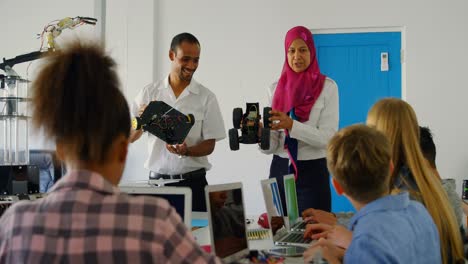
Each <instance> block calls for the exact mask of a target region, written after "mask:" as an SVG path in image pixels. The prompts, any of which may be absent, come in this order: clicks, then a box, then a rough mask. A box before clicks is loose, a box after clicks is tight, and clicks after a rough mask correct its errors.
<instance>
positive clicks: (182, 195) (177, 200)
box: [120, 186, 192, 229]
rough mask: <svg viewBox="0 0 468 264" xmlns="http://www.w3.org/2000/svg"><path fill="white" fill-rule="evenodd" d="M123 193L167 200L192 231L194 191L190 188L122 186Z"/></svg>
mask: <svg viewBox="0 0 468 264" xmlns="http://www.w3.org/2000/svg"><path fill="white" fill-rule="evenodd" d="M120 190H121V191H122V192H125V193H128V194H130V195H145V196H153V197H158V198H162V199H165V200H167V201H168V202H169V204H170V205H171V206H172V207H174V209H175V210H176V212H177V214H179V216H180V217H181V218H182V221H183V222H184V223H185V225H186V226H187V227H188V228H189V229H190V228H191V222H192V219H191V213H192V206H191V202H192V198H191V193H192V191H191V190H190V189H189V188H182V187H131V186H120ZM189 196H190V197H189Z"/></svg>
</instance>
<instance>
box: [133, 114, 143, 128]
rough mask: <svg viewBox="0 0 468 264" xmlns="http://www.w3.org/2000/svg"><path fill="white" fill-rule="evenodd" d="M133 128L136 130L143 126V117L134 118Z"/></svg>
mask: <svg viewBox="0 0 468 264" xmlns="http://www.w3.org/2000/svg"><path fill="white" fill-rule="evenodd" d="M132 128H133V129H134V130H139V129H140V128H141V118H139V117H134V118H132Z"/></svg>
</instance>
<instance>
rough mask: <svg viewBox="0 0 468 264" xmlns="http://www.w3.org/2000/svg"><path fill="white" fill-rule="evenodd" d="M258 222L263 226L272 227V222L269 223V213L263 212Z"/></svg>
mask: <svg viewBox="0 0 468 264" xmlns="http://www.w3.org/2000/svg"><path fill="white" fill-rule="evenodd" d="M257 224H258V225H259V226H261V227H263V228H270V224H269V223H268V214H267V213H263V214H261V215H260V216H259V217H258V221H257Z"/></svg>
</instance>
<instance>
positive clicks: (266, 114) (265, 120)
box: [263, 107, 271, 128]
mask: <svg viewBox="0 0 468 264" xmlns="http://www.w3.org/2000/svg"><path fill="white" fill-rule="evenodd" d="M270 111H271V107H264V108H263V126H264V127H266V128H268V127H270V123H271V121H270V117H271V114H270Z"/></svg>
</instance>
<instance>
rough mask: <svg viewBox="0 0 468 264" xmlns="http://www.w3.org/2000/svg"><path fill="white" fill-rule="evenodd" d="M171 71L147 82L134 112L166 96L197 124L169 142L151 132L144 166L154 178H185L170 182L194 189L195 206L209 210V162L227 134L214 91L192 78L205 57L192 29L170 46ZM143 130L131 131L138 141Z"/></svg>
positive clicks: (136, 114)
mask: <svg viewBox="0 0 468 264" xmlns="http://www.w3.org/2000/svg"><path fill="white" fill-rule="evenodd" d="M169 59H170V60H171V71H170V73H169V76H168V77H166V78H164V79H162V80H159V81H158V82H155V83H152V84H149V85H147V86H146V87H144V88H143V89H142V90H141V91H140V92H139V93H138V95H137V96H136V98H135V100H134V101H133V104H132V114H133V115H134V116H140V115H141V113H143V111H144V109H145V108H146V106H147V105H148V104H149V103H150V102H151V101H164V102H165V103H167V104H168V105H170V106H172V107H174V108H175V109H177V110H178V111H180V112H182V113H184V114H186V115H187V114H193V115H194V117H195V124H194V125H193V127H192V129H191V130H190V132H189V134H188V135H187V138H186V139H185V142H183V143H182V144H177V145H169V144H166V143H165V142H164V141H162V140H160V139H159V138H157V137H155V136H153V135H151V134H148V140H149V144H148V152H149V157H148V159H147V160H146V162H145V165H144V166H145V168H147V169H149V170H150V179H181V181H179V182H177V183H170V184H166V185H169V186H187V187H190V188H191V189H192V201H193V204H192V209H193V210H194V211H206V203H205V193H204V188H205V186H206V185H207V184H208V183H207V181H206V171H207V170H209V169H210V168H211V164H210V163H209V162H208V157H207V156H208V155H210V154H211V153H212V152H213V150H214V147H215V144H216V141H218V140H221V139H223V138H225V137H226V131H225V128H224V121H223V118H222V115H221V111H220V109H219V105H218V101H217V99H216V96H215V94H214V93H213V92H211V91H210V90H208V89H207V88H206V87H204V86H203V85H201V84H200V83H198V82H197V81H195V80H194V79H193V78H192V77H193V74H194V73H195V71H196V69H197V67H198V61H199V59H200V43H199V41H198V40H197V38H195V36H193V35H192V34H190V33H181V34H178V35H176V36H175V37H174V38H173V39H172V42H171V47H170V50H169ZM142 134H143V131H142V130H134V131H132V135H131V137H130V140H131V141H132V142H134V141H136V140H137V139H139V138H140V137H141V135H142Z"/></svg>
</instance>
